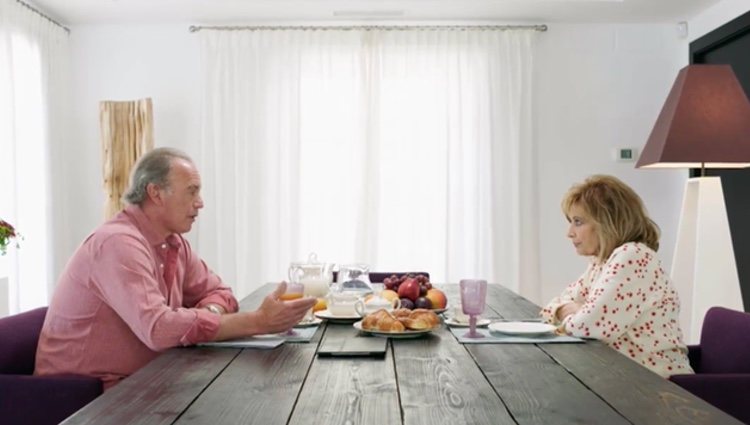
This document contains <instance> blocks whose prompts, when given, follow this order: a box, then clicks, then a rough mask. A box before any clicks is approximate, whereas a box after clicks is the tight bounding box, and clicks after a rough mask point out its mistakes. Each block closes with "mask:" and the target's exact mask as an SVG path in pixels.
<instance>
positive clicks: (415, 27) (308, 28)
mask: <svg viewBox="0 0 750 425" xmlns="http://www.w3.org/2000/svg"><path fill="white" fill-rule="evenodd" d="M521 29H524V30H534V31H541V32H544V31H547V25H427V26H425V25H342V26H337V25H334V26H312V25H309V26H262V25H261V26H200V25H191V26H190V28H189V30H190V32H198V31H201V30H220V31H258V30H271V31H278V30H305V31H331V30H339V31H353V30H365V31H371V30H385V31H402V30H420V31H437V30H451V31H506V30H521Z"/></svg>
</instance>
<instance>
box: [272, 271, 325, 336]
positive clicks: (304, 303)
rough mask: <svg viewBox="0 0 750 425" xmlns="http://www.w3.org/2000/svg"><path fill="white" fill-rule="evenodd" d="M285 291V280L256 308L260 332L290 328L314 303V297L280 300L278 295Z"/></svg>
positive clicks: (273, 331) (280, 330) (282, 330)
mask: <svg viewBox="0 0 750 425" xmlns="http://www.w3.org/2000/svg"><path fill="white" fill-rule="evenodd" d="M284 291H286V282H281V283H280V284H279V286H277V287H276V290H274V291H273V292H272V293H270V294H268V296H266V298H265V299H264V300H263V303H262V304H261V305H260V307H259V308H258V310H257V313H258V320H259V322H260V323H258V327H259V328H260V329H262V330H263V331H262V333H277V332H284V331H288V330H289V329H291V328H292V327H293V326H294V325H296V324H297V323H299V321H300V320H302V318H303V317H305V313H307V312H308V311H309V310H310V309H311V308H313V306H314V305H315V303H316V302H317V299H316V298H311V297H307V298H300V299H296V300H291V301H282V300H280V299H279V297H280V296H281V295H282V294H283V293H284Z"/></svg>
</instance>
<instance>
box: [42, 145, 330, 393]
mask: <svg viewBox="0 0 750 425" xmlns="http://www.w3.org/2000/svg"><path fill="white" fill-rule="evenodd" d="M200 188H201V179H200V175H199V174H198V170H197V169H196V168H195V165H194V164H193V161H192V160H191V159H190V157H188V156H187V155H186V154H184V153H182V152H180V151H178V150H176V149H170V148H158V149H154V150H153V151H151V152H149V153H147V154H146V155H144V156H143V157H142V158H141V159H140V160H139V161H138V163H137V164H136V166H135V169H134V170H133V174H132V176H131V184H130V188H129V189H128V191H127V192H126V194H125V196H124V200H125V201H126V202H127V203H128V204H129V205H128V206H127V207H126V208H125V209H123V210H122V211H121V212H120V213H118V214H117V215H116V216H115V217H114V218H113V219H112V220H110V221H108V222H106V223H104V224H103V225H101V226H100V227H99V228H98V229H96V230H95V231H94V232H93V233H92V234H91V235H90V236H89V237H88V238H86V240H85V241H84V242H83V244H82V245H81V246H80V247H79V248H78V250H77V251H76V252H75V254H73V257H72V258H71V260H70V262H69V263H68V265H67V266H66V268H65V270H64V271H63V273H62V275H61V276H60V280H59V281H58V284H57V288H56V289H55V294H54V297H53V299H52V302H51V303H50V306H49V309H48V311H47V317H46V319H45V321H44V326H43V328H42V332H41V335H40V337H39V345H38V348H37V356H36V369H35V372H34V373H35V374H39V375H47V374H59V373H74V374H80V375H89V376H95V377H98V378H100V379H101V380H102V381H103V383H104V387H105V389H106V388H109V387H111V386H112V385H114V384H116V383H117V382H119V381H120V380H122V379H124V378H125V377H127V376H128V375H130V374H132V373H133V372H135V371H136V370H137V369H139V368H140V367H142V366H144V365H145V364H146V363H148V362H149V361H150V360H152V359H153V358H154V357H156V356H157V355H158V353H159V352H160V351H163V350H166V349H168V348H170V347H175V346H180V345H192V344H196V343H199V342H205V341H212V340H224V339H231V338H238V337H244V336H250V335H256V334H264V333H275V332H283V331H286V330H288V329H290V328H292V326H294V325H295V324H296V323H297V322H299V321H300V320H301V319H302V318H303V317H304V315H305V313H306V312H307V311H308V310H309V309H310V308H312V306H313V304H315V299H314V298H303V299H297V300H292V301H282V300H280V296H281V295H282V294H283V293H284V291H285V290H286V283H284V282H282V283H281V284H279V286H278V287H277V288H276V290H275V291H274V292H273V293H271V294H270V295H268V296H267V297H266V298H265V299H264V300H263V303H262V304H261V306H260V307H259V308H258V309H257V310H256V311H251V312H238V311H237V310H238V308H237V300H236V299H235V297H234V296H233V295H232V291H231V289H230V288H229V287H227V286H226V285H224V284H223V283H222V281H221V279H220V278H219V277H218V276H217V275H215V274H214V273H213V272H212V271H211V270H210V269H209V268H208V267H207V266H206V264H205V263H204V262H203V261H202V260H201V259H200V258H199V257H198V255H197V254H196V253H195V252H194V251H193V250H192V248H191V247H190V244H189V243H188V242H187V240H185V239H184V238H183V237H182V234H183V233H187V232H188V231H190V229H191V227H192V225H193V223H194V222H195V219H196V218H197V217H198V212H199V210H200V209H201V208H203V199H202V198H201V195H200Z"/></svg>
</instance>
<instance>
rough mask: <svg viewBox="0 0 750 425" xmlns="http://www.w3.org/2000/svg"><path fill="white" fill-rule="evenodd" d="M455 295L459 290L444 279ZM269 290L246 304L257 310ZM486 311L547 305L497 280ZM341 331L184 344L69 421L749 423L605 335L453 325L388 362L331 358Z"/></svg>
mask: <svg viewBox="0 0 750 425" xmlns="http://www.w3.org/2000/svg"><path fill="white" fill-rule="evenodd" d="M442 287H443V288H444V290H445V291H446V292H447V293H448V298H449V300H456V299H457V289H458V288H457V285H444V286H442ZM271 288H272V287H271V286H270V285H266V286H264V287H263V288H261V289H259V290H258V291H256V292H254V293H253V294H251V295H250V296H248V297H247V298H246V299H244V300H243V301H242V303H241V308H242V309H243V310H249V309H254V308H256V307H257V306H258V305H260V302H261V300H262V298H263V296H265V294H267V293H268V292H269V291H270V290H271ZM487 306H488V309H487V311H486V312H485V314H484V316H485V317H490V318H504V319H511V320H512V319H527V318H533V317H537V315H538V312H539V307H538V306H536V305H534V304H533V303H531V302H529V301H527V300H526V299H524V298H522V297H520V296H518V295H516V294H514V293H513V292H511V291H509V290H507V289H505V288H504V287H502V286H500V285H490V288H489V290H488V303H487ZM326 334H328V336H330V337H331V338H342V336H344V337H345V336H346V335H350V336H351V338H357V337H358V336H357V335H358V332H357V331H356V329H354V328H352V327H351V325H340V324H338V325H334V324H328V325H324V326H321V327H320V329H319V330H318V332H317V333H316V335H315V337H314V338H313V341H312V342H311V343H307V344H306V343H298V344H294V343H287V344H284V345H282V346H280V347H278V348H276V349H274V350H252V349H246V350H240V349H226V348H223V349H217V348H176V349H172V350H169V351H168V352H166V353H165V354H163V355H162V356H160V357H158V358H157V359H155V360H154V361H153V362H151V363H150V364H149V365H147V366H146V367H144V368H143V369H141V370H140V371H138V372H137V373H136V374H134V375H133V376H131V377H130V378H128V379H126V380H124V381H123V382H122V383H120V384H118V385H117V386H116V387H115V388H113V389H112V390H109V391H107V392H106V393H105V394H104V395H102V396H101V397H99V398H98V399H96V400H95V401H94V402H93V403H91V404H89V405H88V406H87V407H85V408H84V409H82V410H81V411H79V412H78V413H76V414H75V415H73V416H72V417H70V418H69V419H68V420H67V421H66V422H64V423H65V424H97V425H99V424H117V425H120V424H131V423H137V424H173V423H177V424H205V425H218V424H263V425H273V424H378V425H380V424H409V425H412V424H414V425H416V424H425V425H438V424H450V425H456V424H540V425H542V424H543V425H549V424H554V425H558V424H560V425H561V424H606V425H615V424H659V425H662V424H679V425H685V424H712V425H715V424H738V423H740V422H738V421H736V420H734V419H733V418H732V417H730V416H728V415H726V414H724V413H722V412H721V411H719V410H718V409H716V408H714V407H712V406H711V405H709V404H707V403H705V402H703V401H702V400H700V399H698V398H696V397H694V396H693V395H692V394H690V393H688V392H686V391H685V390H683V389H682V388H680V387H678V386H677V385H674V384H672V383H671V382H669V381H667V380H665V379H663V378H661V377H659V376H658V375H656V374H654V373H652V372H650V371H649V370H647V369H645V368H643V367H641V366H640V365H638V364H636V363H635V362H633V361H631V360H629V359H627V358H626V357H625V356H622V355H621V354H619V353H617V352H616V351H614V350H612V349H610V348H609V347H607V346H606V345H603V344H601V343H599V342H597V341H587V342H586V343H584V344H546V345H545V344H540V345H533V344H471V345H463V344H460V343H458V341H457V340H456V338H455V337H453V335H452V334H451V333H450V331H449V330H448V329H447V328H446V327H442V328H441V329H439V330H438V331H436V332H434V333H433V334H430V335H428V336H426V337H422V338H417V339H409V340H389V342H388V344H387V350H386V354H385V356H384V357H372V358H370V357H356V358H346V357H344V358H342V357H322V356H317V355H316V352H317V349H318V347H319V345H320V342H321V340H322V339H324V338H326V336H327V335H326Z"/></svg>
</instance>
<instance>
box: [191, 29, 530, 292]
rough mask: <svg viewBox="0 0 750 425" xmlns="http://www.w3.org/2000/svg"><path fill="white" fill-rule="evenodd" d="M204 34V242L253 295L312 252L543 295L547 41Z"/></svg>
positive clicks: (200, 238)
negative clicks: (537, 95)
mask: <svg viewBox="0 0 750 425" xmlns="http://www.w3.org/2000/svg"><path fill="white" fill-rule="evenodd" d="M198 34H199V37H200V38H201V46H202V47H201V52H202V57H201V61H202V72H203V100H204V103H203V106H202V135H201V142H200V144H201V146H200V151H199V152H197V156H198V164H199V167H200V169H201V171H202V176H203V187H204V188H203V195H204V198H205V201H206V208H205V209H204V211H203V213H202V215H201V217H200V219H199V222H198V223H199V224H198V231H197V238H196V244H197V246H198V248H199V252H200V253H201V255H202V256H203V257H204V258H205V259H206V260H207V262H208V263H209V265H210V266H212V267H213V268H214V269H215V270H217V271H218V272H219V273H220V274H221V275H222V276H223V278H224V279H225V281H227V282H228V283H229V284H231V285H233V287H234V288H235V290H236V292H237V293H238V295H240V296H244V295H245V294H247V293H248V292H250V291H252V290H253V289H255V288H256V287H258V286H259V285H261V284H263V283H265V282H268V281H278V280H281V279H285V278H286V272H287V267H288V264H289V262H290V261H294V260H304V259H306V258H307V255H308V253H310V252H315V253H317V255H318V258H319V259H321V260H325V261H328V262H334V263H338V264H346V263H352V262H361V263H366V264H369V265H370V266H371V270H378V271H407V270H425V271H428V272H430V274H431V280H432V281H433V282H457V281H458V280H459V279H461V278H466V277H482V278H487V279H488V280H490V281H492V282H499V283H503V284H506V285H508V286H510V287H512V288H514V289H516V290H520V291H521V292H522V293H524V292H526V293H528V292H529V290H526V289H524V288H523V287H521V286H520V285H521V283H526V284H527V285H528V286H529V288H532V287H534V286H535V285H537V283H538V279H537V266H536V257H537V250H536V240H537V238H536V229H535V225H534V223H535V220H536V217H537V215H538V214H537V213H536V207H535V202H536V201H535V196H536V182H535V180H534V179H535V175H536V174H535V173H534V164H533V160H532V158H533V144H532V137H531V134H530V124H529V123H530V116H529V115H530V111H531V105H530V102H531V89H532V86H531V78H532V56H533V48H534V47H533V45H534V39H535V34H536V33H535V32H534V31H533V30H513V31H509V30H506V31H500V30H490V31H480V30H465V31H456V30H450V29H444V30H418V29H410V30H364V29H363V30H350V31H345V30H335V29H328V30H315V31H312V30H303V29H299V30H297V29H291V30H247V31H227V30H202V31H200V32H199V33H198ZM531 290H533V289H531Z"/></svg>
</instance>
